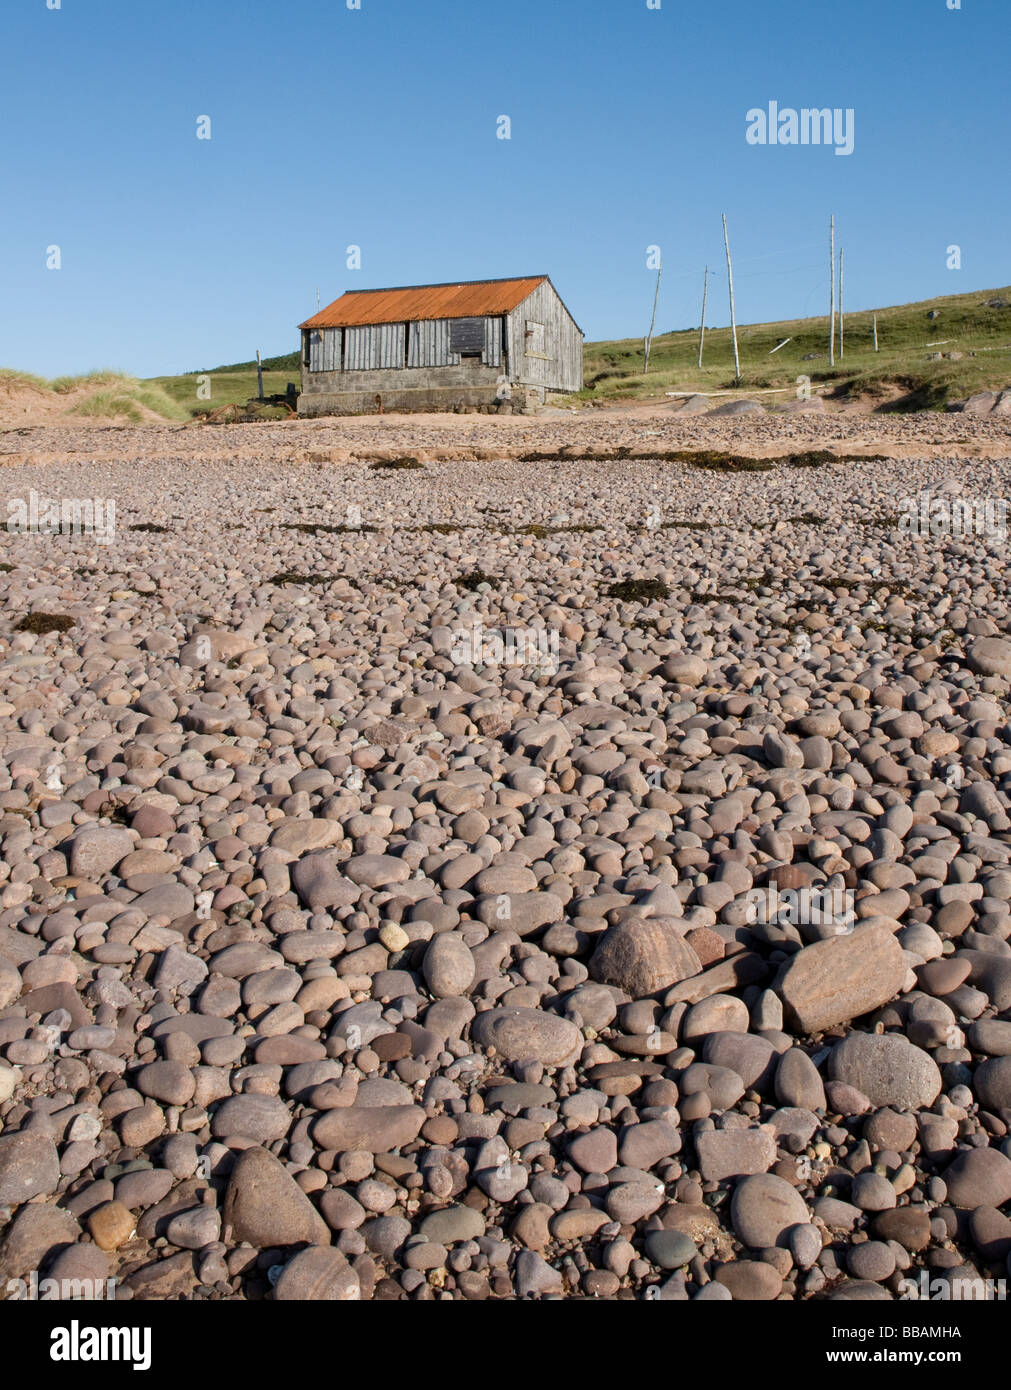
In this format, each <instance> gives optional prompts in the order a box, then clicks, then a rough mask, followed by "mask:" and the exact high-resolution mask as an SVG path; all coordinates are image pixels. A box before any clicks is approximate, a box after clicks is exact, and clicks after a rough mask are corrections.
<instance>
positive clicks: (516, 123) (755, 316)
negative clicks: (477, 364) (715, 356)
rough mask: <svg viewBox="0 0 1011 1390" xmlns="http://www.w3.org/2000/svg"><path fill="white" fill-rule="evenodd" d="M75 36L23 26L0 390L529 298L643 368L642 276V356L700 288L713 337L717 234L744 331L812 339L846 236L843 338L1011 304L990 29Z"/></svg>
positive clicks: (313, 4)
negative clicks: (937, 311)
mask: <svg viewBox="0 0 1011 1390" xmlns="http://www.w3.org/2000/svg"><path fill="white" fill-rule="evenodd" d="M49 3H56V0H49ZM59 3H60V8H58V9H49V8H47V3H46V0H33V3H32V4H31V5H30V6H28V7H22V8H20V9H19V10H18V11H17V12H16V13H14V14H12V15H10V16H8V17H7V42H6V45H5V54H4V69H5V70H4V79H5V81H4V89H3V95H2V97H0V109H2V112H3V120H4V128H5V130H6V131H7V132H8V133H9V140H8V146H7V150H6V152H5V153H6V172H7V183H8V189H9V193H8V208H9V211H8V215H7V217H6V218H5V219H4V220H3V223H2V225H0V253H2V261H0V263H2V267H3V269H2V271H0V305H2V313H0V365H2V366H8V367H14V368H19V369H22V370H26V371H31V372H36V373H39V374H41V375H44V376H57V375H64V374H72V373H79V372H83V371H87V370H89V369H92V368H99V367H113V368H119V369H122V370H125V371H129V372H131V373H134V374H136V375H138V376H145V377H146V376H154V375H167V374H174V373H178V372H183V371H192V370H199V369H206V368H209V367H213V366H217V365H220V364H224V363H230V362H242V361H248V360H249V359H251V358H252V357H253V356H254V355H255V351H256V349H257V348H260V349H261V351H262V352H263V354H264V356H275V355H279V354H282V353H285V352H290V351H294V350H295V349H296V348H297V346H298V335H297V329H296V325H297V324H298V323H299V322H300V321H301V320H303V319H305V318H306V317H308V316H309V315H310V314H311V313H313V312H314V311H315V308H316V291H317V288H318V290H319V295H320V302H321V304H324V305H325V304H327V303H329V302H331V301H332V300H334V299H336V298H337V297H338V296H339V295H340V294H341V293H343V292H344V291H345V290H348V289H371V288H375V287H378V286H385V285H409V284H426V283H436V282H451V281H455V280H475V279H486V278H487V279H499V278H505V277H510V276H514V275H524V274H530V273H537V274H548V275H550V276H551V279H552V281H553V283H554V284H555V286H556V287H557V289H558V291H559V293H560V294H561V296H562V298H563V299H564V300H565V302H566V304H567V305H568V307H569V309H570V310H571V312H572V314H573V315H574V317H575V318H576V320H577V321H578V322H579V324H580V325H581V327H582V328H583V330H584V332H585V333H586V336H587V339H588V340H600V339H610V338H628V337H631V338H635V337H640V336H642V335H644V334H645V332H646V330H647V328H648V326H649V319H650V312H651V308H652V300H653V290H654V286H655V280H656V271H655V268H653V267H652V266H651V265H650V264H648V254H647V248H649V247H651V246H659V247H660V248H661V252H662V258H663V281H662V286H661V293H660V302H659V309H658V314H657V323H656V332H657V333H658V334H659V333H662V332H668V331H671V330H673V329H679V328H689V327H692V326H694V325H696V324H697V323H698V321H699V310H700V303H701V292H702V276H703V267H704V266H705V265H706V264H707V263H708V265H709V268H710V294H709V307H708V309H707V321H708V322H709V323H710V324H711V325H712V326H714V327H718V326H721V325H725V324H726V323H727V322H729V312H728V308H727V296H726V262H725V257H724V249H723V236H722V224H721V215H722V214H723V213H726V215H727V219H728V224H729V231H730V239H731V249H732V252H733V258H734V281H735V291H736V301H737V302H736V308H737V319H738V322H739V323H741V324H744V323H758V322H770V321H775V320H780V319H792V318H805V317H812V316H820V315H821V314H822V313H824V314H826V315H827V312H828V283H827V282H828V220H829V215H830V214H832V213H834V214H835V217H836V227H837V243H836V244H837V247H843V248H844V249H845V253H846V304H847V310H848V311H849V312H851V313H855V312H859V311H860V310H861V309H867V308H881V307H885V306H887V305H894V304H905V303H911V302H915V301H917V300H921V299H928V298H933V297H935V296H940V295H946V294H958V293H968V292H973V291H977V290H985V289H997V288H1001V287H1003V286H1005V285H1007V284H1008V283H1009V282H1011V271H1009V269H1008V263H1007V230H1006V229H1007V226H1008V222H1009V217H1008V214H1009V212H1011V194H1009V191H1008V187H1007V180H1006V179H1002V178H1001V176H1000V172H999V171H1000V169H1001V167H1003V164H1004V162H1005V160H1004V145H1003V140H1002V135H1003V133H1004V132H1005V131H1006V129H1007V126H1008V122H1007V108H1008V97H1007V95H1006V90H1005V89H1006V84H1004V83H1003V82H1002V80H1001V79H1000V78H999V76H998V75H997V73H996V71H995V70H993V71H991V69H992V68H993V65H987V64H986V63H983V64H982V66H981V60H980V55H981V54H987V53H991V54H998V53H1000V52H1001V51H1003V50H1004V48H1005V47H1006V42H1007V40H1008V38H1009V37H1011V7H1009V6H1008V5H1007V4H1006V0H1004V2H1003V3H1002V0H963V3H964V7H963V8H961V9H956V10H951V9H949V8H948V4H949V3H950V0H896V3H893V4H892V5H890V6H889V7H888V9H887V11H884V10H883V9H882V8H881V7H880V6H879V5H878V4H876V3H873V0H848V3H846V4H845V5H842V6H837V7H830V8H827V9H826V10H825V11H823V12H814V13H812V11H811V9H810V7H809V6H808V5H807V4H804V3H801V0H778V3H776V4H775V5H774V6H766V7H763V11H764V12H763V13H762V15H761V16H758V17H756V15H755V12H754V7H753V6H752V5H749V4H746V3H744V0H728V3H725V4H724V5H723V6H721V7H720V8H719V10H716V9H715V8H714V9H703V10H700V11H698V12H696V11H692V12H689V13H686V12H685V9H684V6H683V5H680V4H678V5H676V4H675V3H674V0H660V5H661V7H660V8H659V9H656V8H648V6H647V0H552V5H551V8H550V10H545V9H544V8H543V7H542V6H541V5H540V4H539V3H537V0H514V3H513V4H512V5H511V6H510V7H509V9H508V11H507V12H506V11H503V10H501V9H499V8H498V7H495V6H483V7H482V6H476V5H475V4H474V3H473V0H361V8H360V9H348V8H347V0H304V3H301V4H300V5H298V6H296V7H292V8H288V7H284V8H281V7H278V6H276V5H271V4H268V3H267V2H266V0H249V2H248V3H247V4H245V5H244V6H243V7H242V12H241V15H240V16H239V17H236V15H235V14H234V12H232V11H230V10H226V8H225V7H224V6H222V5H217V6H214V7H212V8H211V9H210V10H205V9H204V8H202V7H201V6H200V5H197V4H195V3H193V0H179V3H177V4H176V5H174V6H172V7H159V8H155V9H150V10H139V9H138V8H137V7H136V6H131V5H128V4H127V3H126V0H103V2H102V4H101V7H100V11H99V12H98V13H97V14H96V13H94V12H91V11H85V9H84V8H83V7H81V6H80V0H59ZM655 3H656V0H654V4H655ZM759 25H761V27H759ZM898 57H901V62H899V61H897V58H898ZM939 83H942V84H943V94H942V95H940V96H939V95H938V94H937V89H938V85H939ZM770 103H775V104H776V105H775V107H774V108H773V110H772V111H771V112H770ZM809 111H828V112H832V113H835V116H836V121H835V126H834V127H832V126H831V125H829V126H826V127H825V128H824V130H823V135H824V136H825V139H824V140H823V142H822V143H813V142H812V141H808V143H802V140H803V135H804V134H808V135H810V134H811V133H812V132H815V131H816V124H815V123H814V122H813V120H807V119H806V116H805V113H807V112H809ZM759 112H765V113H769V115H768V117H767V118H766V119H764V120H762V119H759V116H758V115H757V114H756V113H759ZM791 112H793V113H795V114H796V116H797V118H798V119H797V122H796V123H795V125H796V127H797V129H795V128H794V126H792V125H791V121H792V119H793V118H792V117H791V114H790V113H791ZM201 117H209V118H210V137H211V138H210V139H198V138H197V135H198V121H199V118H201ZM502 117H508V120H509V122H510V125H511V129H510V131H509V133H510V135H511V138H510V139H508V140H506V139H500V138H498V137H499V134H500V133H504V127H503V122H502ZM798 129H799V131H800V132H801V133H800V134H798V133H797V131H798ZM205 133H206V132H205ZM776 135H778V139H777V140H776V143H775V144H774V143H773V138H772V137H773V136H776ZM791 136H793V138H794V139H795V141H796V143H792V144H791V143H784V141H788V140H790V139H791ZM836 137H838V138H836ZM833 144H834V145H835V148H833V147H832V145H833ZM847 145H849V146H850V147H851V148H850V150H849V151H848V150H847V148H846V146H847ZM349 246H356V247H359V248H360V251H361V268H360V269H349V268H348V267H347V259H348V251H347V248H348V247H349ZM952 246H957V247H959V248H960V256H961V268H960V269H949V268H948V262H949V260H950V259H951V256H950V254H949V248H950V247H952ZM52 247H58V248H59V260H60V268H59V269H47V266H46V263H47V258H48V259H49V260H50V261H53V260H54V259H55V258H54V256H53V254H52V252H51V251H50V250H49V248H52Z"/></svg>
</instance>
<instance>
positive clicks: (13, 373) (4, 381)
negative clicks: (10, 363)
mask: <svg viewBox="0 0 1011 1390" xmlns="http://www.w3.org/2000/svg"><path fill="white" fill-rule="evenodd" d="M0 386H5V387H7V389H8V390H10V388H11V387H12V386H35V387H37V388H38V390H40V391H47V390H48V389H49V382H48V381H47V380H46V379H45V377H44V376H35V375H33V373H32V372H19V371H18V370H17V368H16V367H0Z"/></svg>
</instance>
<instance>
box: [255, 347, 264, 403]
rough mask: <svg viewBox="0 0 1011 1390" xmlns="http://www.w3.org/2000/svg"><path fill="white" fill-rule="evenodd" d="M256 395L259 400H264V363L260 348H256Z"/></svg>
mask: <svg viewBox="0 0 1011 1390" xmlns="http://www.w3.org/2000/svg"><path fill="white" fill-rule="evenodd" d="M256 395H257V399H258V400H261V401H262V400H263V363H262V362H261V360H260V349H259V348H257V349H256Z"/></svg>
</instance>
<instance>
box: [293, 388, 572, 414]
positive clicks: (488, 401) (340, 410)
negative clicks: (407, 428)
mask: <svg viewBox="0 0 1011 1390" xmlns="http://www.w3.org/2000/svg"><path fill="white" fill-rule="evenodd" d="M377 396H378V397H379V399H380V400H381V402H382V409H383V411H384V412H393V413H398V414H400V413H410V412H412V411H419V412H423V411H440V410H442V411H450V410H456V409H457V408H458V407H462V408H463V409H477V410H481V409H487V408H489V407H491V408H496V407H498V406H499V404H500V402H499V400H498V387H497V386H494V385H491V386H464V385H459V386H428V387H400V388H395V389H392V390H385V391H318V390H316V391H303V392H302V394H301V395H300V396H299V398H298V413H299V415H300V416H302V417H305V418H309V417H312V416H314V415H377V414H378V413H379V405H378V403H377V400H376V397H377ZM544 396H545V393H544V390H543V388H541V387H525V386H514V387H513V388H512V398H511V400H509V401H508V402H506V403H505V404H507V405H508V406H511V407H512V410H513V412H517V413H518V412H519V411H522V410H525V409H528V408H530V407H532V406H534V405H543V403H544Z"/></svg>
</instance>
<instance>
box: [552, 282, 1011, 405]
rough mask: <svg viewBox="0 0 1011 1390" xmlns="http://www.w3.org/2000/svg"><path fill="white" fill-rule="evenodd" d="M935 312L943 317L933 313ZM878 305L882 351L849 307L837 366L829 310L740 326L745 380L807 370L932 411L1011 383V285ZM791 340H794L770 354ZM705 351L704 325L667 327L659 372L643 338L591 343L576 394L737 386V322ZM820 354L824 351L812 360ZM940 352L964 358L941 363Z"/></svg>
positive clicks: (829, 381) (772, 381)
mask: <svg viewBox="0 0 1011 1390" xmlns="http://www.w3.org/2000/svg"><path fill="white" fill-rule="evenodd" d="M711 302H712V300H710V303H711ZM931 311H933V312H934V314H935V317H933V318H930V317H928V315H929V314H930V313H931ZM876 312H877V321H878V348H879V351H877V352H875V351H874V328H873V320H874V314H873V313H872V312H871V311H867V312H865V313H858V314H849V313H847V315H846V322H845V355H844V356H842V357H840V355H839V343H838V337H837V340H836V361H835V366H834V368H832V367H830V366H829V360H828V315H827V314H826V315H823V316H821V317H820V318H809V319H787V320H785V321H783V322H781V323H756V324H746V325H739V326H738V329H737V342H738V350H739V355H740V360H741V380H740V385H741V386H743V387H745V388H747V389H750V390H762V389H773V388H776V387H795V386H796V381H797V377H798V376H801V375H806V376H809V377H810V378H811V383H812V387H816V386H818V385H819V384H821V385H822V386H827V387H828V388H829V393H830V394H833V395H836V396H847V395H868V396H871V397H880V398H881V399H882V400H886V399H889V398H892V397H896V396H898V397H899V399H898V400H897V401H896V405H897V407H898V408H903V407H904V408H906V409H914V410H924V409H931V408H934V409H937V408H941V407H943V405H944V404H945V402H946V401H949V400H958V399H960V398H963V397H965V396H969V395H971V394H972V393H973V392H974V391H979V390H982V389H984V388H985V387H988V386H1007V385H1009V384H1011V289H1003V290H978V291H976V292H974V293H972V294H959V295H946V296H944V297H942V298H938V299H927V300H922V301H920V302H919V303H917V304H901V305H896V306H894V307H892V308H890V309H878V310H877V311H876ZM784 338H789V339H790V340H791V341H790V342H788V343H787V344H786V346H785V347H783V348H780V350H779V351H778V352H776V353H775V354H774V355H770V354H772V349H773V348H775V347H777V345H778V344H779V343H781V342H782V341H783V340H784ZM698 350H699V332H698V329H697V328H695V329H689V330H684V331H682V332H679V333H664V334H662V335H658V336H656V337H654V339H653V347H652V350H651V353H650V361H649V373H648V375H643V371H642V366H643V344H642V339H634V338H625V339H619V340H617V341H615V342H608V343H587V344H586V348H585V354H584V373H585V375H584V380H585V383H586V384H585V386H584V389H583V390H582V391H580V392H578V393H577V394H576V396H574V397H573V398H572V399H573V400H607V401H618V400H648V399H650V398H651V397H656V396H663V395H664V393H665V392H667V391H700V392H712V391H720V390H729V389H732V388H733V387H734V386H735V381H734V353H733V343H732V339H731V333H730V328H729V327H725V328H716V329H706V335H705V347H704V353H703V365H702V369H701V371H700V370H699V367H698ZM811 353H814V354H817V355H816V356H815V357H814V359H813V360H808V361H805V360H804V359H805V357H806V356H807V355H808V354H811ZM931 353H940V354H949V353H950V354H953V355H954V356H953V357H948V356H947V355H945V356H942V358H941V360H940V361H932V360H930V355H931ZM973 353H975V354H976V355H975V356H973V355H971V354H973Z"/></svg>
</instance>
